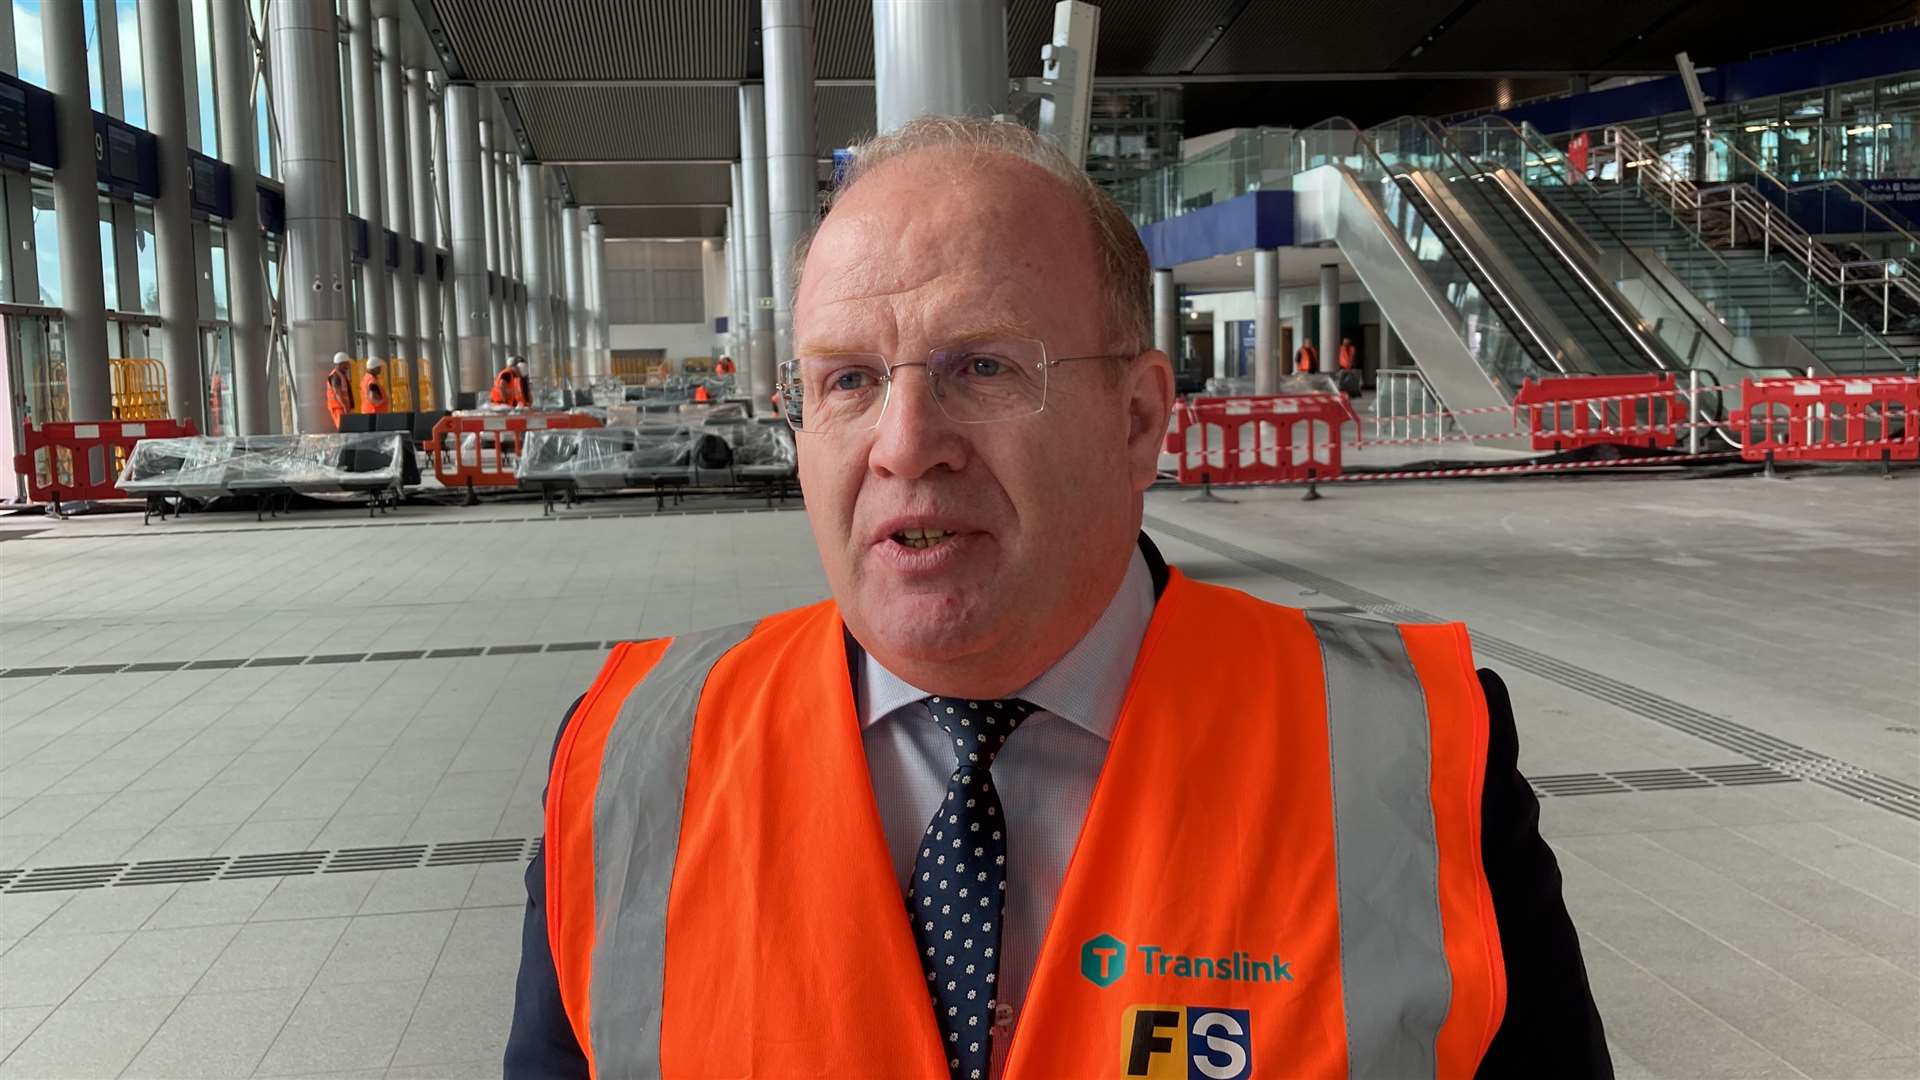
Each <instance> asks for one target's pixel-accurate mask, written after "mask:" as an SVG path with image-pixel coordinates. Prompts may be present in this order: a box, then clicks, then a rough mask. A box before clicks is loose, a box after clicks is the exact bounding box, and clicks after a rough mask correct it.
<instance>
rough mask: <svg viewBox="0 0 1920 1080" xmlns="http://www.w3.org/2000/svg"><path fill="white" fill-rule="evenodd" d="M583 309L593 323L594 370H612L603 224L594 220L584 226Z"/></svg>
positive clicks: (605, 371) (605, 246)
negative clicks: (585, 244) (584, 294)
mask: <svg viewBox="0 0 1920 1080" xmlns="http://www.w3.org/2000/svg"><path fill="white" fill-rule="evenodd" d="M586 256H587V260H586V261H587V266H586V272H587V310H588V311H590V312H591V313H592V318H593V324H592V326H590V327H589V330H590V331H591V333H590V334H589V335H588V337H589V338H590V342H591V348H592V352H593V363H594V368H595V370H597V371H599V372H600V374H602V375H611V374H613V340H612V332H611V328H610V326H609V324H608V321H607V227H606V226H605V225H602V224H600V223H599V222H598V221H596V222H594V223H593V224H591V225H589V226H587V250H586Z"/></svg>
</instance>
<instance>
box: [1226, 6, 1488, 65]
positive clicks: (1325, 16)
mask: <svg viewBox="0 0 1920 1080" xmlns="http://www.w3.org/2000/svg"><path fill="white" fill-rule="evenodd" d="M1453 7H1454V4H1453V2H1452V0H1442V2H1438V3H1436V2H1435V0H1253V2H1252V3H1250V4H1248V5H1247V8H1246V10H1245V11H1242V12H1241V13H1240V17H1239V18H1237V19H1235V20H1234V21H1233V24H1232V25H1231V26H1229V27H1227V32H1226V33H1225V34H1223V35H1221V38H1220V40H1219V42H1218V43H1216V44H1215V45H1214V47H1213V49H1212V51H1210V52H1208V53H1207V58H1206V60H1205V61H1204V62H1202V63H1201V65H1200V67H1199V69H1198V70H1199V71H1200V72H1201V73H1202V74H1208V75H1239V74H1246V73H1259V72H1282V71H1289V72H1293V71H1297V72H1314V71H1349V72H1351V71H1385V70H1386V69H1387V67H1388V66H1389V65H1391V64H1392V63H1393V62H1394V61H1396V60H1398V59H1400V57H1402V56H1405V55H1406V54H1407V52H1408V50H1410V49H1412V48H1413V46H1414V45H1415V44H1417V43H1418V42H1419V41H1420V39H1421V38H1422V37H1424V36H1426V33H1427V30H1428V29H1429V28H1430V27H1432V26H1433V25H1434V24H1435V23H1437V22H1439V21H1441V20H1442V19H1443V18H1445V17H1446V14H1447V12H1448V11H1451V10H1452V9H1453Z"/></svg>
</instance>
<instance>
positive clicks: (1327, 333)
mask: <svg viewBox="0 0 1920 1080" xmlns="http://www.w3.org/2000/svg"><path fill="white" fill-rule="evenodd" d="M1339 360H1340V267H1339V266H1338V265H1336V264H1332V263H1329V264H1327V265H1325V266H1322V267H1321V268H1320V365H1319V367H1318V369H1317V370H1318V371H1319V373H1320V374H1322V375H1325V374H1327V373H1328V372H1333V371H1338V370H1339V367H1340V364H1339Z"/></svg>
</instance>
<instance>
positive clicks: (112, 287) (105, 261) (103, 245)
mask: <svg viewBox="0 0 1920 1080" xmlns="http://www.w3.org/2000/svg"><path fill="white" fill-rule="evenodd" d="M114 269H115V264H114V252H113V203H112V202H111V201H110V200H107V199H101V200H100V282H101V284H102V285H104V286H105V287H106V297H107V310H108V311H118V310H120V275H119V274H117V273H115V272H114Z"/></svg>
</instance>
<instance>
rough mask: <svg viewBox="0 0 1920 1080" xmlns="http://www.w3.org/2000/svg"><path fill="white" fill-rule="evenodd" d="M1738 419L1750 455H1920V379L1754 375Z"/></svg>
mask: <svg viewBox="0 0 1920 1080" xmlns="http://www.w3.org/2000/svg"><path fill="white" fill-rule="evenodd" d="M1732 419H1733V429H1734V431H1735V432H1736V433H1737V434H1738V436H1739V438H1740V443H1741V445H1740V456H1741V457H1742V458H1744V459H1746V460H1747V461H1764V460H1767V459H1768V458H1777V459H1779V460H1782V461H1787V460H1795V459H1798V460H1804V461H1916V460H1920V379H1915V378H1902V377H1889V378H1869V379H1842V378H1821V379H1748V380H1747V381H1746V382H1744V383H1742V384H1741V385H1740V408H1739V411H1738V412H1737V413H1736V414H1735V415H1734V417H1733V418H1732Z"/></svg>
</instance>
